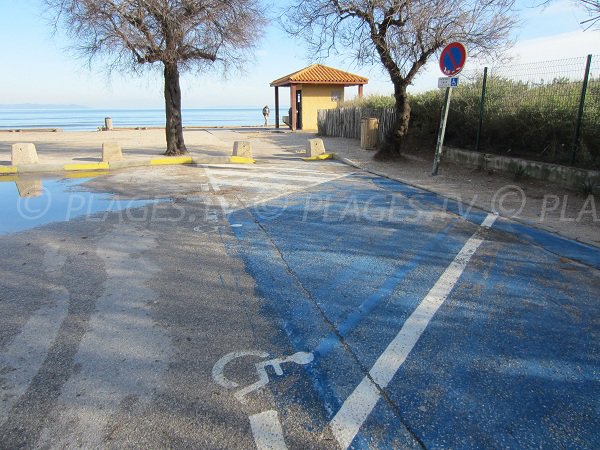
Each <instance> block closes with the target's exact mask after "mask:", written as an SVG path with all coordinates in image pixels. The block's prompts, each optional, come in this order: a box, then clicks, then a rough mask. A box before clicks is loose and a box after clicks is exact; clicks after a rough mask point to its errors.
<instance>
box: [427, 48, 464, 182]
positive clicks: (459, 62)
mask: <svg viewBox="0 0 600 450" xmlns="http://www.w3.org/2000/svg"><path fill="white" fill-rule="evenodd" d="M466 60H467V49H466V48H465V46H464V45H463V44H461V43H460V42H452V43H451V44H448V45H447V46H446V47H445V48H444V50H442V54H441V55H440V70H441V71H442V73H443V74H444V75H446V77H443V78H440V79H439V80H438V87H439V88H445V89H446V95H445V96H444V106H443V108H442V117H441V120H440V128H439V130H438V138H437V143H436V146H435V156H434V158H433V169H432V170H431V175H432V176H435V175H437V174H438V168H439V166H440V160H441V159H442V149H443V146H444V135H445V134H446V122H447V120H448V110H449V109H450V97H451V96H452V89H453V88H455V87H456V86H458V77H455V75H458V74H459V73H460V71H461V70H462V69H463V67H464V66H465V61H466Z"/></svg>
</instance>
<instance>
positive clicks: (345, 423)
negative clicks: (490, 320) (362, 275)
mask: <svg viewBox="0 0 600 450" xmlns="http://www.w3.org/2000/svg"><path fill="white" fill-rule="evenodd" d="M490 216H491V217H490ZM495 217H496V216H495V215H494V214H488V216H487V217H486V218H485V220H484V221H483V223H482V224H481V226H484V224H485V225H486V226H491V224H493V223H494V220H495ZM476 235H477V233H475V234H474V235H473V236H471V238H469V240H468V241H467V242H466V243H465V245H464V246H463V248H462V249H461V251H460V252H459V253H458V255H456V257H455V258H454V260H453V261H452V263H451V264H450V265H449V266H448V267H447V268H446V270H445V271H444V273H443V274H442V275H441V276H440V278H439V279H438V280H437V282H436V283H435V285H434V286H433V287H432V288H431V290H430V291H429V293H428V294H427V295H426V296H425V298H424V299H423V300H422V301H421V303H419V306H417V308H416V309H415V310H414V311H413V313H412V314H411V315H410V316H409V317H408V319H406V321H405V322H404V325H403V326H402V328H401V329H400V332H399V333H398V334H397V335H396V337H395V338H394V340H393V341H392V342H391V343H390V344H389V345H388V347H387V348H386V349H385V351H384V352H383V353H382V354H381V356H379V358H378V359H377V361H376V362H375V364H374V365H373V367H372V368H371V370H370V371H369V374H368V375H367V376H365V377H364V378H363V380H362V381H361V382H360V384H359V385H358V386H357V387H356V389H354V391H353V392H352V394H350V396H349V397H348V398H347V399H346V401H345V402H344V404H343V405H342V407H341V408H340V410H339V411H338V412H337V414H336V415H335V417H334V418H333V419H332V421H331V423H330V427H331V430H332V432H333V435H334V436H335V438H336V440H337V441H338V443H339V444H340V446H341V447H342V448H343V449H346V448H348V447H349V446H350V444H352V441H353V440H354V437H355V436H356V434H357V433H358V430H359V429H360V427H361V426H362V424H363V422H364V421H365V420H366V418H367V417H368V416H369V414H371V411H373V408H374V407H375V405H376V403H377V401H378V400H379V397H380V395H381V393H380V390H381V389H384V388H386V387H387V385H388V384H389V382H390V381H391V380H392V378H393V377H394V375H395V374H396V372H397V371H398V369H399V368H400V366H401V365H402V364H403V363H404V361H406V358H407V357H408V355H409V354H410V352H411V351H412V349H413V348H414V346H415V344H416V343H417V341H418V340H419V338H420V337H421V335H422V334H423V332H424V331H425V328H427V325H428V324H429V322H430V321H431V319H432V318H433V315H434V314H435V313H436V312H437V310H438V309H439V308H440V306H442V304H443V303H444V301H445V300H446V298H447V297H448V295H449V294H450V292H451V291H452V289H453V288H454V286H455V285H456V283H457V281H458V279H459V278H460V276H461V275H462V273H463V271H464V270H465V268H466V267H467V264H468V263H469V261H470V260H471V257H472V256H473V254H474V253H475V252H476V251H477V249H478V248H479V246H480V245H481V243H482V242H483V241H482V240H481V239H478V238H477V237H475V236H476Z"/></svg>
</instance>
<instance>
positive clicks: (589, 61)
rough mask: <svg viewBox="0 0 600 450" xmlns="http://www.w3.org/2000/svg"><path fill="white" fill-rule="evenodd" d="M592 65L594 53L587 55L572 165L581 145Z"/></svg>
mask: <svg viewBox="0 0 600 450" xmlns="http://www.w3.org/2000/svg"><path fill="white" fill-rule="evenodd" d="M591 65H592V55H588V56H587V62H586V63H585V74H584V76H583V84H582V85H581V96H580V97H579V110H578V111H577V123H576V124H575V136H574V137H573V150H572V152H571V161H570V165H573V164H575V154H576V153H577V148H578V147H579V133H580V131H581V120H582V119H583V109H584V107H585V94H586V91H587V85H588V80H589V79H590V67H591Z"/></svg>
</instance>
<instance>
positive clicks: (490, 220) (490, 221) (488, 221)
mask: <svg viewBox="0 0 600 450" xmlns="http://www.w3.org/2000/svg"><path fill="white" fill-rule="evenodd" d="M497 218H498V214H497V213H492V214H488V215H487V217H486V218H485V220H484V221H483V222H481V226H482V227H483V228H492V225H494V222H495V221H496V219H497Z"/></svg>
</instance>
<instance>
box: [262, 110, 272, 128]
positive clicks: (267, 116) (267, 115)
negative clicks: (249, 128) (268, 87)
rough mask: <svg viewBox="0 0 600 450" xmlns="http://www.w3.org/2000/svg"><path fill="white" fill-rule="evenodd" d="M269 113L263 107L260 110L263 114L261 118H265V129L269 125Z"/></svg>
mask: <svg viewBox="0 0 600 450" xmlns="http://www.w3.org/2000/svg"><path fill="white" fill-rule="evenodd" d="M270 112H271V111H269V107H268V106H266V105H265V107H264V108H263V110H262V113H263V117H264V118H265V127H266V126H267V125H268V124H269V113H270Z"/></svg>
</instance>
